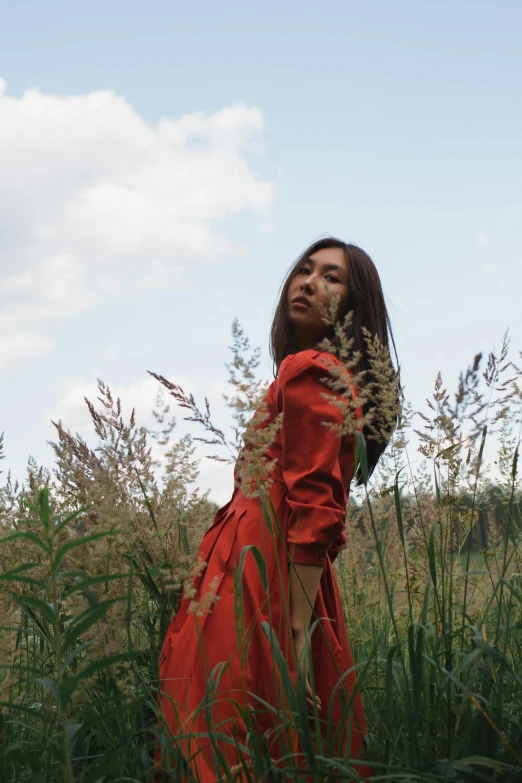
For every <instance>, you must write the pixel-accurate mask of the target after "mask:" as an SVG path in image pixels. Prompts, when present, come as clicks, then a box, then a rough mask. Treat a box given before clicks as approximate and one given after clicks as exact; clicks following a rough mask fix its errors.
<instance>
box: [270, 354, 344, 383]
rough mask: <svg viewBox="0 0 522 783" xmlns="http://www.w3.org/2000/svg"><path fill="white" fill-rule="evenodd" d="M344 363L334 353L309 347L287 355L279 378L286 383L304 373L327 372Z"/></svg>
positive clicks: (280, 367)
mask: <svg viewBox="0 0 522 783" xmlns="http://www.w3.org/2000/svg"><path fill="white" fill-rule="evenodd" d="M340 365H342V362H341V360H340V359H339V358H338V357H337V356H335V354H333V353H329V352H328V351H319V350H317V348H308V349H307V350H305V351H299V352H298V353H290V354H288V356H285V358H284V359H283V361H282V362H281V364H280V365H279V372H278V374H277V380H278V381H279V383H281V382H282V383H286V382H287V381H289V380H290V379H291V378H294V377H295V376H297V375H301V374H302V373H313V374H316V373H317V372H322V373H323V374H324V373H325V371H326V372H327V371H328V370H329V368H331V367H333V366H340Z"/></svg>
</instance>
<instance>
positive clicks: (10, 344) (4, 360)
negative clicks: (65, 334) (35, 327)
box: [0, 333, 53, 372]
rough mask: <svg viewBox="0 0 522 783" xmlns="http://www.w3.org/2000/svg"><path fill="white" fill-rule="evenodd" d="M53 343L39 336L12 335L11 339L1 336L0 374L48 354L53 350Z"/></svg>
mask: <svg viewBox="0 0 522 783" xmlns="http://www.w3.org/2000/svg"><path fill="white" fill-rule="evenodd" d="M52 345H53V343H52V341H51V340H50V339H49V338H47V337H45V336H43V335H38V334H24V333H17V334H11V335H9V337H2V336H0V372H2V370H5V369H7V367H11V368H12V367H13V366H16V365H19V364H23V363H24V362H26V361H27V360H28V359H33V358H34V357H35V356H40V355H41V354H43V353H47V352H48V351H50V350H51V348H52Z"/></svg>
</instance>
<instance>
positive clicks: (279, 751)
mask: <svg viewBox="0 0 522 783" xmlns="http://www.w3.org/2000/svg"><path fill="white" fill-rule="evenodd" d="M332 363H333V364H337V365H340V362H339V360H337V359H336V358H335V357H333V356H332V355H330V354H327V353H325V352H321V351H316V350H306V351H301V352H300V353H297V354H291V355H290V356H287V357H286V358H285V359H284V361H283V362H282V363H281V366H280V369H279V374H278V377H277V378H276V380H275V381H274V382H273V383H272V384H271V385H270V387H269V389H268V392H267V397H266V400H267V404H268V411H269V417H268V421H267V422H266V423H269V422H271V421H272V420H273V418H274V417H275V416H276V415H277V414H279V413H281V412H282V424H281V427H280V429H279V431H278V432H277V435H276V437H275V439H274V441H273V442H272V443H271V445H270V446H269V447H268V448H267V449H266V457H267V459H270V460H275V463H274V465H275V466H274V468H273V470H272V472H271V474H270V475H271V477H272V484H271V486H270V487H269V489H268V497H267V501H268V504H269V506H271V509H270V511H267V507H265V513H268V514H269V516H270V524H268V522H267V520H266V517H265V514H264V513H263V509H262V507H261V503H260V500H259V499H258V498H249V497H247V496H246V495H245V494H244V492H243V491H242V490H241V488H236V489H235V490H234V493H233V495H232V498H231V499H230V501H229V502H228V503H227V504H226V505H225V506H223V508H221V509H219V511H218V512H217V513H216V515H215V518H214V522H213V524H212V525H211V526H210V528H209V530H208V531H207V532H206V534H205V536H204V538H203V541H202V543H201V546H200V550H199V555H198V556H199V558H201V559H202V560H204V561H205V562H206V563H207V565H206V567H205V569H204V570H203V571H202V573H201V574H200V576H199V577H197V578H195V579H194V588H195V589H196V596H195V600H201V598H202V597H204V595H205V594H206V593H207V591H208V590H209V585H210V584H211V583H212V585H213V589H214V590H215V591H216V594H217V596H218V597H219V598H218V601H217V603H215V604H214V605H213V607H212V610H211V611H210V613H208V614H206V615H204V616H197V615H196V614H195V613H194V612H191V611H189V600H188V599H182V600H181V603H180V607H179V610H178V612H177V614H176V616H175V617H174V618H173V620H172V622H171V624H170V626H169V629H168V631H167V634H166V637H165V641H164V644H163V648H162V653H161V656H160V682H161V698H160V699H159V708H160V716H161V718H162V719H163V720H164V721H165V723H166V725H167V726H168V727H169V729H170V730H171V731H172V733H173V734H174V735H175V736H179V735H181V734H183V735H184V736H186V737H187V739H186V740H181V741H178V744H179V747H180V748H181V750H182V751H183V754H184V756H185V758H190V759H191V765H192V771H193V773H194V774H195V775H196V776H197V777H198V778H199V780H200V781H202V783H211V781H216V780H218V779H219V777H220V774H219V771H218V772H216V766H215V761H214V759H215V756H214V755H213V751H212V748H211V745H210V741H209V739H207V738H202V737H194V734H198V733H204V732H211V733H212V734H213V736H214V738H215V737H217V736H218V735H217V733H216V732H220V734H221V736H220V737H218V739H217V740H216V742H217V745H216V748H217V751H218V753H222V754H224V755H225V756H226V757H227V759H228V762H229V764H230V765H234V764H237V763H239V760H238V756H237V750H236V747H235V743H239V744H241V745H248V736H247V727H246V726H245V723H244V720H243V719H242V717H241V716H240V714H239V710H238V706H237V705H241V708H242V709H243V710H244V709H248V707H249V706H250V709H251V713H250V714H251V715H252V720H253V721H254V723H253V725H254V728H255V731H256V732H261V733H263V732H267V731H268V730H269V729H272V731H271V732H270V733H269V734H267V737H268V742H269V748H268V750H269V753H270V756H271V757H272V758H273V759H279V758H281V757H282V756H284V755H285V754H287V753H289V752H290V753H301V750H300V747H299V742H298V738H297V736H296V734H295V732H292V731H290V732H287V733H286V734H284V735H283V736H279V735H278V733H277V728H278V726H279V728H280V727H281V722H280V720H279V721H278V715H279V714H280V713H281V712H282V711H283V710H284V709H285V704H284V703H283V702H282V700H281V693H280V690H279V683H280V676H279V672H278V669H277V666H274V664H273V654H272V650H271V645H270V642H269V640H268V638H267V636H266V634H265V632H264V631H263V628H262V625H261V624H262V623H263V622H267V623H269V624H270V626H271V627H272V629H273V632H274V634H275V636H276V638H277V641H278V643H279V646H280V648H281V651H282V654H283V656H284V658H285V660H286V662H287V663H288V668H289V672H290V676H291V679H292V680H293V682H294V683H295V681H296V668H295V661H294V654H293V645H292V637H291V632H290V627H289V622H288V616H289V614H288V612H289V609H288V607H289V602H288V573H289V560H291V561H293V562H295V563H304V564H313V565H323V568H324V570H323V574H322V576H321V582H320V586H319V590H318V593H317V598H316V601H315V605H314V612H315V615H314V616H313V617H312V621H313V620H314V619H316V618H320V623H319V626H318V627H317V628H316V629H315V631H314V633H313V635H312V666H313V673H314V680H315V687H316V691H317V693H318V695H319V696H320V698H321V702H322V711H321V712H320V717H321V719H322V723H321V725H322V728H323V734H324V736H325V737H326V717H327V714H328V705H329V702H330V698H331V697H332V695H333V694H334V691H335V690H336V686H337V691H336V693H335V695H334V696H333V713H332V718H333V725H334V727H338V726H339V725H340V721H341V699H340V697H339V694H338V691H339V690H344V694H345V695H346V697H347V698H348V699H349V698H350V694H352V693H353V691H354V689H355V688H356V684H357V678H356V675H355V673H354V672H353V671H350V670H351V669H352V668H353V666H354V661H353V658H352V653H351V649H350V642H349V639H348V633H347V630H346V626H345V622H344V615H343V608H342V604H341V598H340V595H339V589H338V586H337V582H336V579H335V574H334V572H333V569H332V565H331V563H332V561H333V560H334V559H335V557H336V556H337V554H338V552H339V550H340V549H341V548H342V547H343V546H344V545H345V543H346V534H345V530H344V524H345V511H346V503H347V499H348V491H349V486H350V481H351V479H352V477H353V472H354V461H355V439H354V437H353V435H345V436H343V437H342V438H341V437H340V436H339V435H336V434H335V433H333V432H331V431H330V430H329V429H328V428H327V427H325V426H324V425H323V424H322V423H321V422H323V421H329V422H337V423H340V422H341V421H342V419H343V413H342V411H341V410H340V409H339V408H338V407H337V406H336V405H334V404H332V403H331V402H330V401H328V400H327V399H326V398H325V397H324V396H323V395H325V394H326V395H332V394H333V392H332V390H331V389H329V388H328V387H327V386H326V385H325V384H324V383H322V382H321V380H320V379H321V378H325V377H328V371H327V369H326V367H327V366H329V365H331V364H332ZM330 377H331V376H330ZM346 379H347V381H348V382H350V375H349V373H348V371H347V370H346ZM352 393H353V395H354V396H356V394H357V389H356V387H355V386H354V388H353V392H352ZM361 414H362V411H361V409H360V408H358V409H357V417H358V418H359V417H360V416H361ZM235 478H236V480H237V479H238V471H237V465H236V471H235ZM246 546H255V547H257V549H258V550H259V551H260V552H261V554H262V556H263V560H264V563H265V568H266V580H267V585H268V589H265V588H264V586H263V583H262V579H261V576H260V572H259V567H258V564H257V562H256V560H255V558H254V556H253V553H252V552H251V551H247V553H246V556H245V557H244V563H243V573H242V582H241V584H242V600H243V604H242V612H241V613H239V614H240V617H239V620H237V619H236V616H237V615H238V612H237V607H238V595H237V591H235V581H236V582H237V581H238V580H237V568H238V566H239V563H240V559H241V556H242V553H243V554H244V547H246ZM219 666H222V667H223V674H222V676H221V679H220V680H219V682H218V684H217V685H216V690H215V693H214V694H213V696H212V700H213V704H212V705H211V708H210V709H208V710H205V709H199V710H198V706H199V705H200V704H201V701H202V699H203V698H204V696H205V688H206V683H207V681H208V679H209V677H210V675H211V672H213V670H214V669H215V667H219ZM343 675H344V677H343ZM341 678H342V683H343V684H342V685H341V686H340V685H338V683H339V680H340V679H341ZM260 699H261V700H263V701H264V702H266V703H268V705H272V706H273V707H274V708H275V710H276V711H275V714H274V713H273V712H271V711H270V710H269V709H268V708H267V707H266V706H264V705H263V702H261V701H260ZM353 704H354V709H353V717H352V719H351V721H350V725H345V726H343V727H342V731H341V732H340V736H339V740H338V742H337V745H336V747H335V750H336V753H337V754H339V755H341V754H343V753H345V751H347V754H348V755H349V756H350V757H352V758H362V757H363V755H364V754H363V753H362V744H363V740H362V737H363V735H365V734H366V732H367V729H366V723H365V718H364V712H363V707H362V702H361V698H360V694H359V692H358V690H357V691H356V693H355V696H354V698H353ZM254 710H255V712H254ZM161 718H160V719H161ZM323 723H324V725H323ZM189 734H191V735H192V737H191V738H189V736H188V735H189ZM223 737H228V738H230V740H231V743H228V744H227V743H226V742H225V741H224V739H223ZM348 743H349V746H348V748H347V747H346V745H347V744H348ZM156 760H157V762H158V764H159V761H160V750H159V748H158V750H157V754H156ZM302 765H303V766H307V764H306V760H303V761H302ZM358 772H359V774H360V775H361V776H362V777H369V775H370V772H369V768H368V767H364V766H362V767H358ZM162 779H164V780H165V779H167V778H161V776H160V774H159V773H157V777H156V780H157V781H160V780H162ZM170 779H171V780H182V779H183V777H182V776H181V773H180V772H179V771H178V772H177V773H176V774H173V775H171V778H170Z"/></svg>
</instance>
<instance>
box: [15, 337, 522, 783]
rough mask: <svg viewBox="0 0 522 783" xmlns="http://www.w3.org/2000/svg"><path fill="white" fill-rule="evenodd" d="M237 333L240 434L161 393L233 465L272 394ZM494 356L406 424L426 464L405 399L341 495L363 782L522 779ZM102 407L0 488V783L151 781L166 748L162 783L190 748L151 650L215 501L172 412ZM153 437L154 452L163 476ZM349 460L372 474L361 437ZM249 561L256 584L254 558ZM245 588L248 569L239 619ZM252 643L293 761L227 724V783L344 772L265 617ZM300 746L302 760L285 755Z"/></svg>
mask: <svg viewBox="0 0 522 783" xmlns="http://www.w3.org/2000/svg"><path fill="white" fill-rule="evenodd" d="M233 335H234V347H233V351H234V361H233V363H232V364H231V365H230V367H229V370H230V368H233V370H232V372H233V373H234V375H233V377H232V375H231V382H232V383H233V384H234V385H235V387H236V389H237V391H238V394H237V396H236V397H235V398H233V399H232V400H231V399H229V400H228V402H229V403H230V407H231V408H232V409H233V410H234V411H236V414H237V415H236V416H235V422H236V437H235V441H230V442H228V443H227V442H226V439H225V436H224V434H223V432H222V431H221V430H218V429H217V428H215V427H214V426H213V424H212V423H211V421H210V417H209V415H207V414H199V417H198V415H196V413H195V411H196V410H197V409H196V404H195V401H194V400H193V398H189V397H185V396H184V394H183V391H182V390H181V389H179V387H175V388H172V387H173V385H172V384H171V388H170V391H171V392H174V394H173V396H174V397H176V399H177V401H178V402H180V401H183V400H184V403H185V407H186V408H188V409H189V410H190V412H191V414H192V416H191V418H192V419H193V420H194V419H195V420H197V421H199V422H200V423H202V424H203V425H204V426H205V427H206V429H207V432H209V433H210V435H209V438H208V441H216V440H217V441H219V442H220V443H221V444H222V445H228V446H229V447H230V450H231V452H232V457H231V458H230V459H234V457H235V454H234V448H237V447H238V446H239V443H240V438H238V433H239V434H240V433H241V430H242V428H243V426H244V425H245V424H246V418H245V412H247V413H248V412H252V411H254V410H255V408H256V405H257V404H258V402H259V399H260V389H261V390H263V389H264V388H266V387H265V386H261V387H260V385H259V383H257V384H256V382H255V381H254V380H253V377H254V376H253V370H255V368H256V366H257V355H256V354H254V357H253V358H248V356H247V355H248V352H249V350H250V349H249V344H248V340H246V339H245V338H244V336H243V334H242V332H241V330H240V328H239V326H238V324H237V322H234V325H233ZM507 348H508V346H507V341H504V344H503V346H502V349H501V351H500V352H499V355H498V356H497V355H496V354H495V352H492V353H491V354H490V355H489V357H488V362H487V366H486V368H485V370H484V372H483V373H482V374H481V373H480V359H479V357H476V359H475V361H474V362H473V364H472V366H471V367H470V368H469V370H468V371H467V372H466V373H464V374H463V375H462V377H461V379H460V382H459V386H458V389H457V392H456V394H455V395H454V398H453V399H452V398H451V396H450V394H449V393H448V392H447V391H446V389H445V388H444V386H443V383H442V379H441V378H440V376H438V377H437V380H436V384H435V391H434V395H433V398H432V399H431V401H430V415H428V416H424V418H423V421H422V424H423V427H422V429H419V430H417V431H416V433H417V438H418V440H419V441H420V447H419V448H420V456H421V457H422V460H421V462H420V463H419V462H418V461H417V459H416V458H415V459H414V458H413V456H412V454H411V451H410V448H409V443H408V438H409V436H410V435H411V432H412V412H411V410H410V409H409V407H408V406H406V407H405V409H404V415H403V418H402V421H401V424H400V427H399V428H398V430H397V431H396V432H395V434H394V437H393V440H392V443H391V444H390V447H389V449H388V450H387V452H386V453H385V456H384V457H383V459H382V461H381V466H380V470H379V472H378V474H377V475H375V476H374V477H372V480H371V481H370V482H368V481H365V485H364V487H363V488H362V489H361V490H354V491H353V492H352V496H351V499H350V504H349V507H348V510H347V532H348V544H347V547H346V548H345V549H344V550H343V551H342V552H341V553H340V555H339V557H338V558H337V560H336V562H335V566H334V568H335V570H336V575H337V579H338V582H339V585H340V589H341V592H342V597H343V604H344V610H345V618H346V623H347V627H348V630H349V635H350V640H351V643H352V648H353V653H354V658H355V661H356V664H357V669H358V673H359V685H360V688H361V690H362V696H363V700H364V705H365V711H366V716H367V720H368V725H369V730H370V734H369V737H368V744H367V752H368V757H369V761H370V763H371V769H372V772H373V776H374V777H373V779H374V780H376V781H377V780H380V781H492V780H494V781H506V782H508V781H513V783H515V782H516V781H520V780H522V721H521V716H522V614H521V608H522V585H521V583H520V580H521V573H522V569H521V567H520V565H521V564H520V560H521V554H522V553H521V509H522V502H521V492H520V480H519V472H518V454H519V451H518V444H519V442H520V421H521V415H520V411H521V405H522V390H521V384H520V378H521V374H520V371H519V370H518V369H517V367H516V366H515V364H514V363H512V362H509V360H508V358H507ZM238 376H240V377H238ZM176 395H177V396H176ZM100 402H101V409H100V410H96V408H95V407H94V405H93V404H92V403H91V402H90V401H87V404H88V406H89V410H90V412H91V416H92V419H93V424H94V428H95V431H96V434H97V436H98V446H97V448H96V449H94V450H92V449H90V448H89V447H88V445H87V444H86V443H85V442H84V441H83V440H82V439H81V438H79V437H78V436H72V435H71V434H70V433H69V432H68V431H67V430H65V429H64V427H63V426H62V424H61V422H58V423H55V426H56V431H57V442H56V443H55V444H54V451H55V455H56V464H55V466H54V472H53V475H51V474H50V473H49V472H48V471H46V470H45V469H43V468H39V467H38V466H37V465H35V463H34V461H30V462H29V465H28V475H27V479H26V481H25V482H24V483H23V484H22V485H17V484H13V483H12V481H11V478H10V476H8V478H7V481H6V483H5V484H4V486H3V487H2V488H1V489H0V522H1V525H2V528H1V538H0V596H1V598H0V600H1V610H2V627H1V631H0V656H1V658H0V665H1V667H2V668H1V674H0V680H1V682H0V710H1V713H0V716H1V720H0V780H1V781H6V783H15V781H16V783H18V782H19V781H21V782H24V783H25V781H31V782H34V783H40V781H42V782H43V781H45V782H46V783H47V782H48V781H49V782H52V783H54V782H55V781H56V783H58V782H61V781H65V782H66V783H72V782H73V781H74V782H75V783H76V782H77V783H80V781H82V782H85V783H91V782H92V783H102V781H103V782H107V783H108V781H120V780H121V781H151V780H152V775H153V752H154V747H155V745H156V744H158V743H159V744H160V745H162V746H163V748H164V751H165V754H164V757H165V760H166V761H165V763H166V764H168V763H171V764H172V765H173V766H174V767H175V768H176V769H177V770H178V771H177V773H174V775H173V778H172V779H181V777H182V776H181V772H180V770H183V768H184V764H185V761H186V758H184V756H185V757H186V755H187V754H186V750H187V747H188V744H189V743H188V740H189V739H190V738H186V737H176V738H171V737H169V736H168V735H167V734H166V733H165V732H164V731H163V730H162V728H161V727H160V726H157V725H156V721H155V706H156V694H157V688H158V674H157V672H158V656H159V650H160V648H161V643H162V639H163V637H164V635H165V632H166V628H167V625H168V622H169V621H170V619H171V617H172V616H173V614H174V612H175V610H176V607H177V605H178V600H179V597H180V595H181V593H182V590H183V588H184V585H185V586H186V585H187V583H188V582H189V580H190V578H191V574H193V573H194V560H195V555H196V552H197V548H198V545H199V542H200V540H201V537H202V535H203V533H204V531H205V529H206V527H207V526H208V524H209V523H210V522H211V520H212V517H213V514H214V512H215V506H214V505H213V504H211V503H210V502H209V501H208V499H207V496H206V495H202V494H200V493H199V492H198V491H197V490H196V489H195V488H194V487H195V482H196V481H197V476H198V471H197V461H196V456H195V446H194V443H193V439H192V438H189V437H185V438H181V439H179V440H177V441H174V442H172V439H171V436H172V433H173V431H174V429H175V420H174V419H168V414H169V407H168V405H167V404H166V403H165V402H164V400H163V398H162V397H161V395H159V396H158V400H157V403H156V408H155V411H154V414H155V418H156V421H157V423H158V425H159V427H160V428H161V429H160V432H153V431H151V430H147V429H146V428H143V427H141V428H138V427H137V426H136V422H135V421H134V413H132V415H131V417H130V420H129V422H128V423H125V422H124V421H123V418H122V415H121V404H120V401H119V400H117V401H114V400H113V398H112V396H111V393H110V389H109V388H108V387H107V386H105V385H104V384H103V383H101V382H100ZM207 413H208V409H207ZM151 440H156V442H157V443H158V446H160V447H161V448H162V449H163V453H164V455H165V466H166V470H165V473H164V476H163V478H161V479H160V478H158V477H157V474H156V472H155V468H156V467H157V465H156V464H155V462H154V460H153V458H152V456H151V451H150V442H151ZM490 440H493V441H494V442H496V444H497V446H498V454H497V476H496V478H495V481H493V480H492V478H491V475H490V471H489V469H488V465H487V464H486V461H485V457H484V455H485V453H486V451H487V446H488V444H489V442H490ZM0 453H1V440H0ZM358 456H359V459H360V461H361V467H362V471H363V476H364V475H365V472H366V466H365V442H364V439H363V438H361V437H359V436H358ZM259 488H260V490H261V496H263V492H262V486H261V485H260V487H259ZM265 512H266V521H267V525H270V524H272V523H271V521H270V520H271V517H270V514H269V509H268V508H265ZM252 554H253V555H254V557H255V562H256V564H257V568H258V569H259V572H260V574H261V578H262V577H263V565H264V564H263V562H262V558H261V556H260V553H259V552H253V553H252ZM246 555H247V553H246V552H245V553H244V556H245V557H246ZM243 562H244V561H243ZM240 583H241V564H240V568H239V571H238V576H237V578H236V584H237V587H238V606H239V607H240ZM237 621H238V622H240V617H238V618H237ZM312 631H313V628H312V629H311V631H310V633H312ZM265 633H266V635H267V637H268V639H269V640H271V643H272V650H273V655H274V659H275V666H276V670H277V671H278V673H279V681H280V687H281V701H280V705H279V712H278V715H277V721H278V723H279V726H280V734H281V742H282V745H283V747H284V746H285V742H286V743H287V745H286V747H287V748H288V753H287V754H286V755H284V754H283V758H282V759H279V760H273V759H271V757H270V753H269V750H268V737H266V736H262V735H260V734H259V733H258V732H256V724H255V720H254V718H255V716H253V715H252V714H251V712H248V711H245V712H244V714H243V716H242V717H243V719H244V721H245V723H246V725H247V727H251V734H250V735H249V742H248V745H246V746H245V747H243V748H241V749H240V755H239V760H238V763H237V764H236V765H232V764H230V763H229V761H227V758H226V755H225V754H223V752H222V749H223V744H222V743H224V742H226V741H227V738H226V737H225V736H221V735H220V729H219V727H218V726H216V727H213V731H212V732H211V736H210V741H211V742H212V743H213V746H214V751H215V758H216V764H217V766H218V768H219V769H220V770H221V773H220V774H221V776H222V778H221V779H222V780H227V781H232V780H238V779H241V780H252V781H254V780H266V781H287V780H288V781H289V780H296V781H297V780H317V781H319V780H321V781H323V780H329V779H330V780H334V779H335V780H341V779H344V780H347V781H348V780H353V779H356V777H357V775H356V772H355V771H354V767H353V760H350V759H349V758H337V757H335V756H333V755H332V748H333V747H334V746H335V742H333V739H334V736H335V732H336V729H337V727H336V726H335V725H331V726H330V727H329V729H330V734H329V736H330V738H331V739H332V742H331V743H329V742H328V741H326V742H325V741H324V739H323V738H322V735H321V731H320V726H319V720H318V715H317V713H315V715H312V716H310V713H309V711H308V708H307V705H306V696H305V690H304V680H303V677H304V675H303V677H301V675H300V676H299V677H298V680H297V683H296V684H294V682H293V681H292V679H291V677H290V675H289V671H288V668H287V665H286V662H285V658H284V655H283V653H282V651H281V650H280V649H279V647H278V644H277V639H276V638H275V635H274V633H273V630H272V629H271V628H270V626H269V625H268V624H266V625H265ZM311 675H312V681H313V671H311ZM220 676H222V671H221V670H217V671H214V672H213V673H212V676H211V677H210V678H209V682H208V686H207V694H206V698H205V699H204V701H203V703H202V704H201V705H200V709H201V710H202V712H205V711H206V712H207V714H209V715H210V714H211V710H210V707H211V705H212V701H213V699H214V698H215V689H216V685H217V682H218V681H219V678H220ZM345 709H346V712H347V713H349V712H350V710H351V704H350V703H349V702H347V703H346V705H345ZM296 733H297V734H298V735H299V739H300V747H301V748H302V756H301V757H299V758H296V756H295V754H293V753H292V752H291V747H292V744H291V736H293V735H295V734H296ZM169 759H170V761H169ZM334 768H335V770H336V771H335V775H334ZM186 779H187V780H188V779H189V772H188V767H187V772H186Z"/></svg>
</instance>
